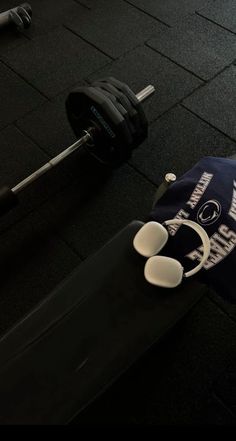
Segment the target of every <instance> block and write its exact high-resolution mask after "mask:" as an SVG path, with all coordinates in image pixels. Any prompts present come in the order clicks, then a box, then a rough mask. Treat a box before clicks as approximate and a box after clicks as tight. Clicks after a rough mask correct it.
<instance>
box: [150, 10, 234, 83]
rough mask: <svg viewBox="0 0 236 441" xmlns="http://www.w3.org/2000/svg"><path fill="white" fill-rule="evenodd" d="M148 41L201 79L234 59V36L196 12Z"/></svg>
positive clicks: (210, 76) (209, 75)
mask: <svg viewBox="0 0 236 441" xmlns="http://www.w3.org/2000/svg"><path fill="white" fill-rule="evenodd" d="M148 44H149V45H150V46H151V47H152V48H154V49H156V50H157V51H158V52H160V53H162V54H164V55H166V56H167V57H169V58H171V59H172V60H173V61H175V62H176V63H178V64H180V65H181V66H183V67H185V68H186V69H188V70H190V71H191V72H194V73H195V74H196V75H198V76H199V77H201V78H203V79H204V80H208V79H210V78H212V77H213V76H214V75H216V74H217V73H218V72H219V71H221V70H222V69H223V68H224V67H225V66H227V65H229V64H230V63H232V62H233V61H234V59H235V58H236V35H233V34H232V33H231V32H228V31H227V30H225V29H222V28H221V27H219V26H217V25H216V24H214V23H211V22H210V21H209V20H206V19H205V18H203V17H200V16H199V15H197V14H195V15H193V16H189V17H187V18H185V19H184V20H182V21H181V22H180V23H179V24H178V26H176V27H175V28H171V29H165V30H164V31H162V32H159V33H158V34H157V35H156V36H155V37H154V38H152V39H151V40H149V42H148Z"/></svg>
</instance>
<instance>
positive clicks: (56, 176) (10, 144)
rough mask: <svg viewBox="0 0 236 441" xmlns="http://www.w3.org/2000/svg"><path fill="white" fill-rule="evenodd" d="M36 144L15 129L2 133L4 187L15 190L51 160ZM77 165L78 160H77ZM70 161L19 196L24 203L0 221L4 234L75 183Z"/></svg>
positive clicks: (0, 178)
mask: <svg viewBox="0 0 236 441" xmlns="http://www.w3.org/2000/svg"><path fill="white" fill-rule="evenodd" d="M49 159H50V158H49V156H48V155H47V154H45V153H44V152H43V151H42V150H41V149H40V148H39V147H38V146H37V145H36V144H35V143H33V142H32V141H31V140H30V139H29V138H28V137H26V136H25V135H23V134H22V133H21V132H20V131H19V129H18V128H16V127H15V126H13V125H12V126H8V127H7V128H5V129H3V130H2V131H1V132H0V186H4V185H7V186H9V187H10V188H12V187H14V186H15V185H16V184H17V183H18V182H20V181H21V180H23V179H25V178H26V177H27V176H28V175H30V174H31V173H33V172H34V171H35V170H36V169H38V168H39V167H41V166H42V165H43V164H44V163H46V162H47V161H48V160H49ZM73 162H74V159H73ZM71 168H72V165H71V166H69V165H68V162H67V163H66V164H61V165H59V166H58V167H57V168H55V169H54V170H52V171H50V172H49V173H47V174H46V175H44V176H42V177H41V178H40V179H39V180H38V181H37V182H34V183H33V184H32V185H31V186H30V187H28V188H26V189H25V190H24V191H23V192H22V193H20V195H19V201H20V204H19V205H18V206H17V207H15V208H13V209H12V211H11V212H9V213H8V214H6V215H4V216H3V217H1V219H0V231H4V230H5V229H7V228H8V227H9V226H10V225H12V224H15V223H16V222H18V221H19V220H20V219H21V218H22V217H24V216H26V215H27V214H28V213H29V212H30V211H32V210H33V209H35V208H36V207H38V206H40V205H42V203H43V202H45V201H46V200H48V199H49V198H50V197H53V195H54V194H55V193H57V192H59V191H60V189H61V188H64V187H65V186H66V185H68V184H69V183H70V182H71Z"/></svg>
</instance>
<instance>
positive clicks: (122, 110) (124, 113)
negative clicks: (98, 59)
mask: <svg viewBox="0 0 236 441" xmlns="http://www.w3.org/2000/svg"><path fill="white" fill-rule="evenodd" d="M99 84H100V83H99V82H96V83H93V84H92V86H93V87H95V88H96V89H98V90H99V91H100V92H101V93H103V94H105V95H106V96H107V97H108V98H109V99H110V100H111V101H112V103H113V104H114V106H115V107H116V108H117V110H118V111H119V112H120V113H121V115H122V116H123V117H124V119H125V122H126V124H127V133H129V138H130V144H133V134H134V133H135V129H134V126H133V124H132V122H131V120H130V117H129V114H128V112H127V110H126V109H125V108H124V106H123V105H122V104H120V102H119V101H118V100H117V98H116V97H115V96H114V95H113V94H111V93H110V92H108V91H107V90H106V89H105V88H103V87H100V85H99Z"/></svg>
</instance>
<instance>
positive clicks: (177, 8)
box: [126, 0, 212, 26]
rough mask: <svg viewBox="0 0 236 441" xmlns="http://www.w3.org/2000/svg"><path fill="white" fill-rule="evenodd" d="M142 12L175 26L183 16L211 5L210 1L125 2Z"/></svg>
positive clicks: (150, 0)
mask: <svg viewBox="0 0 236 441" xmlns="http://www.w3.org/2000/svg"><path fill="white" fill-rule="evenodd" d="M126 1H127V3H130V4H132V5H134V6H136V7H137V8H140V9H141V10H142V11H144V12H147V13H148V14H150V15H152V16H153V17H155V18H157V19H158V20H161V21H163V22H164V23H167V24H168V25H170V26H173V25H175V24H176V23H177V22H178V20H179V19H180V18H182V17H184V16H185V15H188V14H192V13H194V12H195V11H196V9H199V8H202V7H205V6H206V5H208V4H210V5H211V4H212V0H178V1H176V0H165V1H162V2H158V1H156V0H126Z"/></svg>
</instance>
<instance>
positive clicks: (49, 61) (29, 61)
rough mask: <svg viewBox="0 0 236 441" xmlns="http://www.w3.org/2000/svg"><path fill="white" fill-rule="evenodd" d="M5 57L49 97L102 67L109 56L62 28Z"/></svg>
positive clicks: (10, 52)
mask: <svg viewBox="0 0 236 441" xmlns="http://www.w3.org/2000/svg"><path fill="white" fill-rule="evenodd" d="M4 60H5V61H6V62H7V63H8V64H9V65H10V66H11V68H12V69H13V70H15V71H16V72H18V73H19V74H20V75H22V76H23V77H24V78H25V79H26V80H28V81H29V82H30V83H31V84H33V85H34V86H35V87H36V88H37V89H39V90H40V91H41V92H42V93H43V94H45V95H46V96H47V97H49V98H53V97H54V96H55V95H58V94H59V93H60V92H62V91H63V90H64V89H67V88H69V87H70V86H73V85H74V84H76V83H78V82H79V80H81V79H82V78H83V77H85V76H87V75H89V74H90V73H92V72H94V71H95V70H97V69H98V68H101V67H102V66H103V65H105V64H106V63H107V62H109V60H110V59H109V58H108V57H106V56H105V55H103V54H102V53H101V52H99V51H98V50H97V49H95V48H94V47H92V46H91V45H90V44H88V43H86V42H84V41H83V40H82V39H80V38H79V37H77V36H75V35H74V34H73V33H72V32H70V31H68V30H67V29H65V28H63V27H60V28H58V29H57V30H54V31H52V32H50V33H49V34H47V35H43V36H41V37H37V38H35V39H33V40H31V41H28V42H27V43H26V44H25V45H21V46H20V47H19V48H18V49H17V51H16V50H15V51H9V52H6V53H5V55H4Z"/></svg>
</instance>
